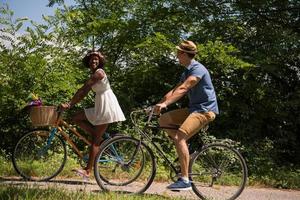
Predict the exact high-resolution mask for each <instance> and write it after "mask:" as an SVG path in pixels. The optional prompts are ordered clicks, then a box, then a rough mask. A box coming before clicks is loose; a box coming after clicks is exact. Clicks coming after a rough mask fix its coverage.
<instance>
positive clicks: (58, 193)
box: [0, 186, 181, 200]
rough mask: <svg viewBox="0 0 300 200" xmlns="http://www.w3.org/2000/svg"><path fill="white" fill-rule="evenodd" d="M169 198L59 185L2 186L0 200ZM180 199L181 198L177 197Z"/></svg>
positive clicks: (146, 199) (130, 199)
mask: <svg viewBox="0 0 300 200" xmlns="http://www.w3.org/2000/svg"><path fill="white" fill-rule="evenodd" d="M53 199H64V200H77V199H78V200H79V199H80V200H96V199H101V200H140V199H144V200H161V199H162V200H169V199H174V197H172V198H169V197H163V196H158V195H123V194H118V193H93V192H85V191H69V190H66V189H61V188H57V187H49V188H47V189H41V188H35V187H29V186H22V187H17V186H1V187H0V200H53ZM175 199H177V200H180V199H181V198H175Z"/></svg>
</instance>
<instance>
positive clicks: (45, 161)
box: [12, 129, 67, 181]
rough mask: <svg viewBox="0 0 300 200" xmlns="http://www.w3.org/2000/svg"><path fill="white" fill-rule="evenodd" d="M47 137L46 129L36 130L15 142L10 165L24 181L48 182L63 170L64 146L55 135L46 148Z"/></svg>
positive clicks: (61, 140)
mask: <svg viewBox="0 0 300 200" xmlns="http://www.w3.org/2000/svg"><path fill="white" fill-rule="evenodd" d="M49 135H50V131H49V130H48V129H36V130H33V131H31V132H29V133H27V134H25V135H24V136H23V137H21V138H20V140H19V141H18V142H17V144H16V146H15V148H14V151H13V155H12V163H13V167H14V169H15V170H16V172H17V173H18V174H19V175H20V176H22V177H23V178H24V179H26V180H31V181H48V180H50V179H52V178H54V177H55V176H57V175H58V174H59V173H60V172H61V171H62V170H63V168H64V166H65V163H66V159H67V151H66V145H65V143H64V141H63V139H62V138H60V137H59V136H58V135H56V134H55V135H54V137H53V139H52V141H51V143H50V144H49V145H48V146H47V141H48V138H49Z"/></svg>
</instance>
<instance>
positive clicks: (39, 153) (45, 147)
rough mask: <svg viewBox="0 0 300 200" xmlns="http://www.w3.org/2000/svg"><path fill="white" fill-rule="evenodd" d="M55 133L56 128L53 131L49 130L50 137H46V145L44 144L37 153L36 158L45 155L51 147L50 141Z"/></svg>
mask: <svg viewBox="0 0 300 200" xmlns="http://www.w3.org/2000/svg"><path fill="white" fill-rule="evenodd" d="M56 132H57V128H53V129H52V130H51V132H50V135H49V137H48V139H47V144H46V146H43V147H42V148H41V149H40V150H39V152H38V157H39V158H40V157H42V156H43V155H45V154H46V153H47V151H48V149H49V148H50V146H51V142H52V140H53V138H54V135H55V133H56Z"/></svg>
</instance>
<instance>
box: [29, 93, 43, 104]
mask: <svg viewBox="0 0 300 200" xmlns="http://www.w3.org/2000/svg"><path fill="white" fill-rule="evenodd" d="M27 99H28V100H29V102H28V104H27V106H41V105H42V104H43V103H42V100H41V98H39V96H38V95H37V94H34V93H30V94H29V95H28V97H27Z"/></svg>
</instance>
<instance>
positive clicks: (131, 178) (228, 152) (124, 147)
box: [94, 108, 247, 200]
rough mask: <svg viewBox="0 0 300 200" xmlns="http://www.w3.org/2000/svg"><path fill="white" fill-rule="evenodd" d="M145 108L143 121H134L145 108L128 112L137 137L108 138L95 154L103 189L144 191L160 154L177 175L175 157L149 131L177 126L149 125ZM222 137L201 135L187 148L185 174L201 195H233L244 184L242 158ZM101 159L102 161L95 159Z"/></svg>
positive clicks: (150, 119)
mask: <svg viewBox="0 0 300 200" xmlns="http://www.w3.org/2000/svg"><path fill="white" fill-rule="evenodd" d="M147 111H148V112H147V113H148V116H147V120H146V122H144V123H142V124H143V125H139V124H141V122H140V121H139V123H138V122H137V119H138V117H137V116H138V114H139V113H145V110H137V111H133V112H132V113H131V115H130V117H131V120H132V122H133V124H134V125H135V130H136V132H137V133H138V134H137V135H138V137H137V138H135V137H130V136H121V137H116V138H112V139H111V140H109V141H108V142H107V143H106V144H105V145H104V146H103V147H102V148H101V151H100V152H99V153H98V154H97V156H96V162H95V163H94V174H95V178H96V181H97V183H98V184H99V186H100V187H101V188H102V189H103V190H104V191H118V192H125V193H132V194H136V193H143V192H145V191H146V190H147V189H148V188H149V187H150V185H151V184H152V182H153V180H154V177H155V174H156V157H161V158H162V159H163V160H164V161H165V162H166V163H167V164H168V165H169V167H170V169H171V173H170V177H171V179H172V180H173V181H175V180H176V179H177V177H179V176H180V167H179V166H178V162H177V161H178V159H176V160H175V162H171V161H170V159H169V158H168V157H167V155H166V154H165V153H164V151H163V150H162V148H161V147H160V145H159V144H157V142H155V141H154V139H153V138H154V136H153V132H157V131H155V130H158V129H177V127H176V128H175V127H159V126H158V125H153V123H151V122H152V121H153V120H152V118H153V116H154V115H153V108H151V110H149V109H147ZM143 115H144V116H145V114H143ZM198 136H199V134H198ZM200 138H202V137H200ZM224 141H225V142H224ZM224 141H218V140H216V141H210V142H207V141H206V140H202V139H201V140H200V141H199V142H198V143H197V145H196V148H195V150H194V151H192V152H191V151H190V153H191V159H190V165H189V178H190V180H191V182H192V189H193V191H194V192H195V194H196V195H197V196H198V197H200V198H201V199H229V200H231V199H236V198H237V197H238V196H239V195H240V194H241V193H242V191H243V190H244V188H245V185H246V182H247V166H246V162H245V160H244V158H243V157H242V155H241V154H240V153H239V151H238V150H237V149H236V148H235V147H234V146H233V145H231V144H230V143H228V142H226V140H224ZM146 142H147V144H146ZM148 144H149V145H150V146H151V148H150V146H148ZM190 144H191V143H190ZM191 146H192V145H190V147H191ZM194 147H195V145H194ZM152 149H155V150H156V151H155V152H157V155H158V156H154V153H153V151H152ZM104 158H105V159H104ZM101 159H102V160H103V159H104V160H105V161H106V162H97V160H101Z"/></svg>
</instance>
